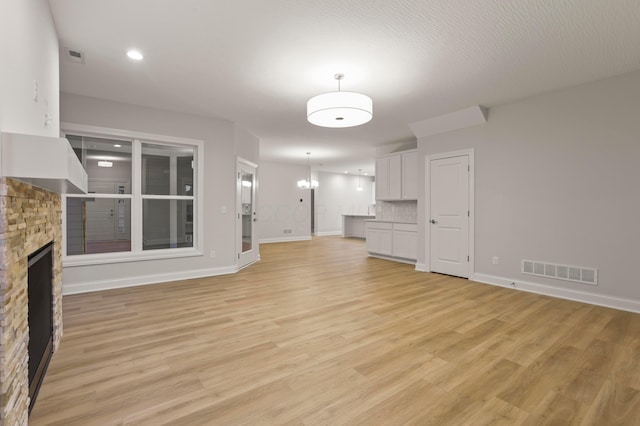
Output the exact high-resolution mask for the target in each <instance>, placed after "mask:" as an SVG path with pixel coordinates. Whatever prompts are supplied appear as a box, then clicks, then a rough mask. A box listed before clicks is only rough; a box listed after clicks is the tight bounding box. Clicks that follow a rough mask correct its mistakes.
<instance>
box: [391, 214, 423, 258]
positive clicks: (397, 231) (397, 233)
mask: <svg viewBox="0 0 640 426" xmlns="http://www.w3.org/2000/svg"><path fill="white" fill-rule="evenodd" d="M393 256H394V257H402V258H404V259H411V260H416V259H417V258H418V225H415V224H412V223H394V224H393Z"/></svg>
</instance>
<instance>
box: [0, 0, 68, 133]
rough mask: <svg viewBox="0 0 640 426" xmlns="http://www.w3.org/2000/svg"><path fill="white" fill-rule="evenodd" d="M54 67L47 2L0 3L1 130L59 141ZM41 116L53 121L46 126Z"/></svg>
mask: <svg viewBox="0 0 640 426" xmlns="http://www.w3.org/2000/svg"><path fill="white" fill-rule="evenodd" d="M58 68H59V67H58V36H57V34H56V29H55V26H54V23H53V18H52V17H51V12H50V10H49V3H48V2H47V1H45V0H32V1H24V0H2V1H0V130H2V131H3V132H14V133H28V134H33V135H41V136H59V133H60V128H59V118H60V115H59V90H60V89H59V87H60V85H59V73H58ZM34 81H35V82H37V86H38V98H37V101H34ZM45 113H48V114H49V115H50V117H51V120H52V121H51V124H49V125H48V126H45V124H44V123H45Z"/></svg>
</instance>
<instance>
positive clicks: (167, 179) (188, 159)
mask: <svg viewBox="0 0 640 426" xmlns="http://www.w3.org/2000/svg"><path fill="white" fill-rule="evenodd" d="M193 193H194V192H193V147H177V146H164V145H156V144H150V143H143V144H142V194H144V195H193Z"/></svg>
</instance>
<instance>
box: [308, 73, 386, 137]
mask: <svg viewBox="0 0 640 426" xmlns="http://www.w3.org/2000/svg"><path fill="white" fill-rule="evenodd" d="M333 77H334V78H335V79H336V80H338V91H337V92H329V93H323V94H321V95H318V96H314V97H313V98H311V99H309V102H307V120H309V123H311V124H315V125H316V126H321V127H353V126H359V125H361V124H365V123H368V122H369V121H371V119H372V118H373V101H372V100H371V98H370V97H369V96H367V95H363V94H362V93H356V92H342V91H340V81H341V80H342V79H343V78H344V74H336V75H334V76H333Z"/></svg>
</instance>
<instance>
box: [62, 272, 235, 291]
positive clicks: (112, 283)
mask: <svg viewBox="0 0 640 426" xmlns="http://www.w3.org/2000/svg"><path fill="white" fill-rule="evenodd" d="M236 272H238V268H236V266H235V265H234V266H226V267H221V268H210V269H196V270H193V271H181V272H170V273H163V274H151V275H139V276H135V277H126V278H117V279H111V280H109V279H107V280H96V281H88V282H83V283H80V284H63V285H62V294H63V295H69V294H79V293H88V292H92V291H100V290H111V289H116V288H124V287H136V286H140V285H150V284H159V283H165V282H169V281H179V280H189V279H192V278H205V277H213V276H216V275H229V274H235V273H236Z"/></svg>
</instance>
